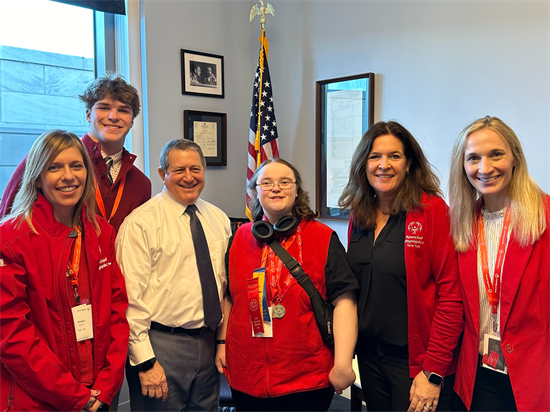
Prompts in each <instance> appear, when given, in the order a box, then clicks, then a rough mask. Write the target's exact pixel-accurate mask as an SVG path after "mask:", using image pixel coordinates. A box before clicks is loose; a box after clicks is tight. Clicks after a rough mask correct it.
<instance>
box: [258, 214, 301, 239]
mask: <svg viewBox="0 0 550 412" xmlns="http://www.w3.org/2000/svg"><path fill="white" fill-rule="evenodd" d="M299 223H300V221H299V220H298V219H297V218H296V217H295V216H292V215H288V216H283V217H282V218H280V219H279V220H277V222H275V224H274V225H271V223H269V222H268V221H267V220H258V221H257V222H255V223H254V224H253V225H252V235H254V237H255V238H256V240H259V241H260V242H265V243H267V244H269V243H271V242H272V241H273V240H274V239H275V233H277V234H278V235H279V236H288V235H290V234H292V232H294V231H295V230H296V228H297V227H298V224H299Z"/></svg>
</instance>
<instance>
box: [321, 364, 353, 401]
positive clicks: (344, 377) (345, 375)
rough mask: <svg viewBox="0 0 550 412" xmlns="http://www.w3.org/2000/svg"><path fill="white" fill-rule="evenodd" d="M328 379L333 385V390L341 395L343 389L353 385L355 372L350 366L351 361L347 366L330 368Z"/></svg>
mask: <svg viewBox="0 0 550 412" xmlns="http://www.w3.org/2000/svg"><path fill="white" fill-rule="evenodd" d="M328 380H329V381H330V384H331V385H332V386H333V387H334V392H336V393H337V394H338V395H341V394H342V391H343V390H345V389H346V388H348V387H349V386H350V385H353V382H355V372H354V371H353V369H352V367H351V363H350V366H349V368H343V369H342V368H337V367H334V368H332V369H331V371H330V373H329V374H328Z"/></svg>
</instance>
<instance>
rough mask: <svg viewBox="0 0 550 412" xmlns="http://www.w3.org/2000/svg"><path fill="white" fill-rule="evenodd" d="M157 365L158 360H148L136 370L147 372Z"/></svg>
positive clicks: (137, 366)
mask: <svg viewBox="0 0 550 412" xmlns="http://www.w3.org/2000/svg"><path fill="white" fill-rule="evenodd" d="M155 363H157V358H151V359H147V360H146V361H145V362H141V363H140V364H138V365H136V368H138V370H139V371H140V372H147V371H148V370H149V369H152V368H153V366H155Z"/></svg>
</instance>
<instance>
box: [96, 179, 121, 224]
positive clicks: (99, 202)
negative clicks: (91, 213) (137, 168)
mask: <svg viewBox="0 0 550 412" xmlns="http://www.w3.org/2000/svg"><path fill="white" fill-rule="evenodd" d="M125 182H126V175H124V176H122V178H121V179H120V186H119V187H118V192H117V194H116V198H115V203H114V205H113V210H111V217H109V218H107V212H106V211H105V204H104V203H103V198H102V197H101V192H100V191H99V186H98V185H97V182H95V200H96V202H97V206H98V207H99V211H100V212H101V215H102V216H103V217H104V218H105V219H107V222H111V219H112V218H113V216H114V215H115V213H116V211H117V209H118V205H119V204H120V198H121V197H122V191H123V190H124V183H125Z"/></svg>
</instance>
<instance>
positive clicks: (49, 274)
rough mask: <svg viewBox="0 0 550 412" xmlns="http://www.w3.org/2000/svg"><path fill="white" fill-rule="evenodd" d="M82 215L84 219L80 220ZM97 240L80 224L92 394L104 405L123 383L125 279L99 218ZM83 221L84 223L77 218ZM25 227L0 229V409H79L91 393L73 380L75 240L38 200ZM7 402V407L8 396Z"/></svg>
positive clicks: (75, 358) (75, 368) (111, 234)
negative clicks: (70, 269) (70, 278)
mask: <svg viewBox="0 0 550 412" xmlns="http://www.w3.org/2000/svg"><path fill="white" fill-rule="evenodd" d="M83 216H84V215H83ZM98 219H99V224H100V228H101V236H99V237H98V236H97V234H96V232H95V231H94V229H93V227H92V226H91V225H90V224H89V223H87V222H86V223H85V225H84V242H83V244H84V246H85V250H86V252H85V253H86V256H87V260H88V272H89V278H90V294H91V301H92V317H93V326H94V338H93V375H94V383H93V386H92V387H93V389H99V390H100V391H101V394H100V396H99V399H100V400H101V401H103V402H105V403H107V404H109V403H110V402H111V400H112V398H113V396H114V395H115V394H116V393H117V391H118V389H119V388H120V386H121V384H122V381H123V379H124V364H125V362H126V353H127V350H128V336H129V328H128V322H127V321H126V315H125V312H126V308H127V306H128V300H127V297H126V288H125V285H124V278H123V277H122V274H121V272H120V269H119V268H118V265H117V264H116V261H115V249H114V238H115V235H114V232H113V229H112V227H111V226H109V224H107V222H106V221H105V220H104V219H102V218H101V217H98ZM83 221H84V218H83ZM33 225H34V226H35V229H36V230H37V231H38V233H39V234H36V233H34V232H33V231H32V230H31V229H30V228H29V226H28V224H27V223H26V222H23V223H22V224H21V225H20V226H19V227H17V226H16V224H15V223H14V222H13V221H7V222H4V223H3V224H2V225H1V226H0V235H1V243H0V259H1V260H0V323H1V324H2V328H1V330H0V360H1V362H2V365H1V366H0V373H1V382H0V402H1V404H0V407H1V408H2V410H4V409H8V410H17V411H29V410H41V411H46V410H47V411H51V410H58V411H80V410H82V408H83V407H84V405H85V404H86V402H87V401H88V399H89V397H90V389H88V388H87V387H86V386H84V385H82V384H81V383H80V382H79V376H80V372H79V355H78V350H77V345H76V335H75V330H74V323H73V317H72V313H71V308H70V304H69V299H68V293H70V292H69V291H68V288H67V280H66V277H65V272H66V268H67V262H68V260H69V254H70V251H71V247H72V244H73V243H74V241H75V239H74V238H69V237H68V236H69V233H70V232H71V229H69V228H68V227H67V226H64V225H62V224H60V223H59V222H57V221H56V220H55V219H54V216H53V211H52V207H51V205H50V203H49V202H48V201H47V200H46V198H45V197H44V196H42V195H41V194H40V195H39V196H38V200H37V201H36V202H35V206H34V209H33ZM10 395H11V397H12V398H13V400H12V401H11V405H10V402H9V397H10Z"/></svg>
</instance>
